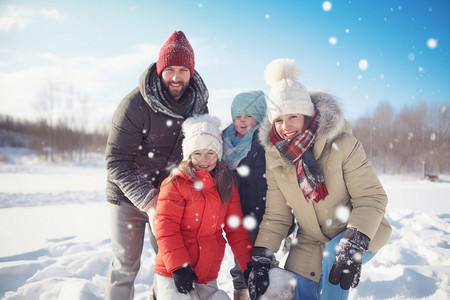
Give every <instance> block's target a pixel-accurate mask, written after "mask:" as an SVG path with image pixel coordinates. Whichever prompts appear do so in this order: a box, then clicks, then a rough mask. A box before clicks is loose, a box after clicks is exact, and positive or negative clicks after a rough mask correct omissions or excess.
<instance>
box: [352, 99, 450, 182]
mask: <svg viewBox="0 0 450 300" xmlns="http://www.w3.org/2000/svg"><path fill="white" fill-rule="evenodd" d="M352 128H353V134H354V135H355V136H356V137H357V138H358V139H359V140H360V141H361V142H362V144H363V146H364V149H365V150H366V153H367V156H368V157H369V159H370V160H371V162H372V164H373V166H374V167H375V168H376V169H377V171H380V172H383V173H412V172H425V173H431V174H437V173H440V174H442V173H445V172H447V173H448V172H449V171H450V103H449V102H446V103H442V104H427V103H425V102H422V103H418V104H416V105H413V106H405V107H403V108H402V109H401V110H400V111H398V112H396V111H395V110H394V109H393V108H392V106H391V105H390V104H389V103H387V102H383V103H380V104H379V105H378V106H377V107H376V108H375V110H374V112H373V113H371V114H370V115H367V116H365V117H361V118H359V119H358V120H357V121H356V122H355V123H354V124H352Z"/></svg>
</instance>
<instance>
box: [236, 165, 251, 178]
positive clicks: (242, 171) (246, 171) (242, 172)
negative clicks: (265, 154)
mask: <svg viewBox="0 0 450 300" xmlns="http://www.w3.org/2000/svg"><path fill="white" fill-rule="evenodd" d="M236 171H237V172H238V174H239V176H241V177H247V176H249V175H250V168H249V167H248V166H247V165H242V166H239V167H237V168H236Z"/></svg>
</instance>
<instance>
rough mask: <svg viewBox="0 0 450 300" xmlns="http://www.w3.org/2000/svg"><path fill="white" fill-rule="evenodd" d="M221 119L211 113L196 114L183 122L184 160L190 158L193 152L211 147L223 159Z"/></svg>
mask: <svg viewBox="0 0 450 300" xmlns="http://www.w3.org/2000/svg"><path fill="white" fill-rule="evenodd" d="M219 127H220V120H219V118H217V117H214V116H210V115H200V116H194V117H191V118H188V119H186V121H184V122H183V125H182V128H183V134H184V139H183V160H188V159H189V156H190V155H191V154H192V152H194V151H196V150H200V149H211V150H214V152H216V154H217V156H218V159H219V160H222V134H221V131H220V129H219Z"/></svg>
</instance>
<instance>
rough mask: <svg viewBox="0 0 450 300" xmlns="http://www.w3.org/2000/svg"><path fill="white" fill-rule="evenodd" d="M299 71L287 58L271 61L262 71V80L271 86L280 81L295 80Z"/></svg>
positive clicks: (293, 62) (293, 61)
mask: <svg viewBox="0 0 450 300" xmlns="http://www.w3.org/2000/svg"><path fill="white" fill-rule="evenodd" d="M299 74H300V70H299V68H298V66H297V65H296V64H295V60H293V59H289V58H279V59H275V60H273V61H271V62H270V63H269V64H268V65H267V67H266V70H265V71H264V79H265V80H266V82H267V84H269V85H270V86H273V85H274V84H275V83H277V82H278V81H281V80H286V79H290V80H292V81H294V80H297V78H298V75H299Z"/></svg>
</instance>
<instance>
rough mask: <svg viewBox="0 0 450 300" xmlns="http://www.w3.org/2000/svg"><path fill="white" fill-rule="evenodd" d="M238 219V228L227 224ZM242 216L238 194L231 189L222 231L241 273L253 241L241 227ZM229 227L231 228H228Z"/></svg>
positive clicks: (250, 251)
mask: <svg viewBox="0 0 450 300" xmlns="http://www.w3.org/2000/svg"><path fill="white" fill-rule="evenodd" d="M236 217H237V218H238V219H239V221H240V224H239V226H238V227H236V226H233V224H232V223H233V222H229V221H230V218H236ZM242 221H243V215H242V208H241V201H240V198H239V192H238V190H237V188H234V189H233V199H232V200H231V203H230V204H229V207H228V210H227V214H226V218H225V227H224V231H225V233H226V236H227V240H228V242H229V244H230V247H231V250H232V251H233V254H234V257H235V258H236V260H237V262H238V264H239V267H241V270H242V271H245V269H246V268H247V263H248V262H250V260H251V256H252V250H253V240H252V238H251V237H250V233H249V231H248V230H247V229H245V228H244V227H243V224H242ZM230 225H231V226H230Z"/></svg>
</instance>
